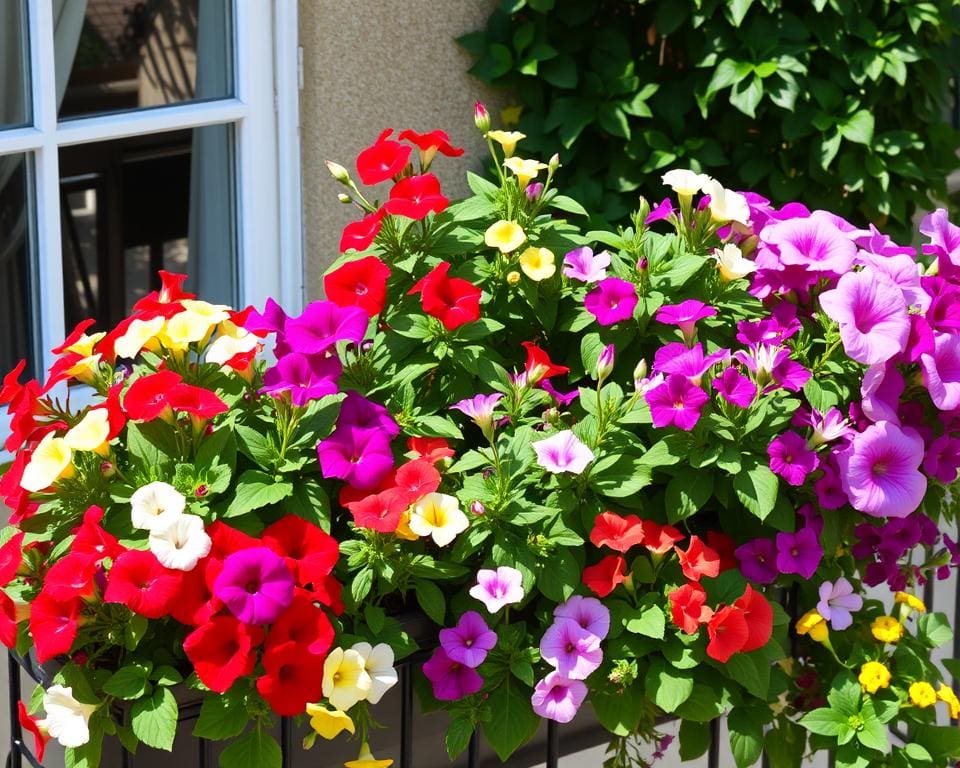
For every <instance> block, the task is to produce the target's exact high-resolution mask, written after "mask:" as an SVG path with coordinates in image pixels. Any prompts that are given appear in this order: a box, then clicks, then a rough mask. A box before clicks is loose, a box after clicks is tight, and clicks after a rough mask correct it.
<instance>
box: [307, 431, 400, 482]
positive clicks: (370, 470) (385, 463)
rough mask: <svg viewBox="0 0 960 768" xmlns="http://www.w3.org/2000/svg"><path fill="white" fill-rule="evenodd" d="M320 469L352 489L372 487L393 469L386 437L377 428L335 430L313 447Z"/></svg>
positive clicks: (385, 434)
mask: <svg viewBox="0 0 960 768" xmlns="http://www.w3.org/2000/svg"><path fill="white" fill-rule="evenodd" d="M317 456H318V457H319V459H320V469H321V471H322V473H323V476H324V477H326V478H334V477H335V478H338V479H340V480H343V481H344V482H346V483H348V484H349V485H352V486H353V487H354V488H359V489H361V490H367V489H370V488H376V487H377V485H379V484H380V481H381V480H382V479H383V478H384V477H385V476H386V475H387V473H388V472H389V471H390V470H391V469H393V452H392V451H391V450H390V435H389V434H388V433H386V432H384V431H383V430H381V429H376V428H367V429H362V428H357V427H343V428H341V427H338V428H337V430H336V431H335V432H334V433H333V434H332V435H330V437H328V438H325V439H324V440H321V441H320V444H319V445H318V446H317Z"/></svg>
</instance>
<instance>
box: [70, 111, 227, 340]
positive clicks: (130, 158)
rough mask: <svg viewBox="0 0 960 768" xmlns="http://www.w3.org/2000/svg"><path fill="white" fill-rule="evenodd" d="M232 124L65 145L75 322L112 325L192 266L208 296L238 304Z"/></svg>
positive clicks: (193, 278) (196, 286) (195, 283)
mask: <svg viewBox="0 0 960 768" xmlns="http://www.w3.org/2000/svg"><path fill="white" fill-rule="evenodd" d="M232 139H233V130H232V127H231V126H229V125H214V126H208V127H205V128H197V129H194V130H189V131H176V132H171V133H163V134H155V135H151V136H140V137H137V138H134V139H124V140H119V141H105V142H100V143H97V144H86V145H82V146H76V147H64V148H62V149H61V150H60V172H61V179H60V187H61V210H62V217H61V219H62V221H63V232H62V236H63V274H64V302H65V313H66V321H67V326H68V327H72V326H73V324H75V323H77V322H79V321H80V320H83V319H85V318H88V317H93V318H96V319H97V321H98V323H97V327H98V328H99V329H100V330H105V329H107V328H109V327H110V326H112V325H115V324H116V323H117V322H118V321H119V320H121V319H122V318H123V317H125V316H126V315H127V314H128V313H129V312H130V310H131V308H132V307H133V304H134V303H135V302H136V301H137V299H139V298H141V297H142V296H144V295H145V294H146V293H148V292H149V291H151V290H154V289H156V288H157V287H159V280H158V277H157V272H158V271H159V270H161V269H166V270H168V271H171V272H185V273H187V274H188V275H189V276H190V281H189V282H188V283H187V286H188V288H189V289H190V290H192V291H194V292H196V293H198V294H200V295H201V296H202V297H203V298H204V299H206V300H208V301H213V302H218V303H224V304H236V302H237V300H238V295H239V291H238V268H237V256H236V253H237V249H236V245H235V243H236V237H235V221H236V217H235V213H234V211H235V205H234V194H233V189H234V172H233V168H234V163H233V140H232Z"/></svg>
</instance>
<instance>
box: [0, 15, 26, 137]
mask: <svg viewBox="0 0 960 768" xmlns="http://www.w3.org/2000/svg"><path fill="white" fill-rule="evenodd" d="M26 25H27V9H26V0H3V2H0V126H3V127H9V126H15V125H24V124H26V123H28V122H30V96H29V94H30V79H29V78H30V75H29V72H28V68H27V64H26V62H27V58H28V57H27V43H26V39H27V36H26Z"/></svg>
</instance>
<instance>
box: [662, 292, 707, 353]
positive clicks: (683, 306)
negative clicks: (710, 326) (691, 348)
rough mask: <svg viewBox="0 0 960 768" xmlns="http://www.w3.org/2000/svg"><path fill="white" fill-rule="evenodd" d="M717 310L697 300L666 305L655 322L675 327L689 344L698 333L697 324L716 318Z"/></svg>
mask: <svg viewBox="0 0 960 768" xmlns="http://www.w3.org/2000/svg"><path fill="white" fill-rule="evenodd" d="M716 314H717V310H716V308H714V307H711V306H710V305H708V304H704V303H703V302H702V301H697V300H696V299H687V300H686V301H682V302H680V303H679V304H664V305H663V306H662V307H660V309H658V310H657V314H656V315H655V316H654V320H656V321H657V322H659V323H663V324H665V325H675V326H677V327H678V328H679V329H680V333H682V334H683V339H684V341H685V342H686V343H687V344H689V343H690V342H691V341H692V340H693V337H694V335H695V334H696V332H697V323H698V322H699V321H700V320H703V319H705V318H707V317H714V316H715V315H716Z"/></svg>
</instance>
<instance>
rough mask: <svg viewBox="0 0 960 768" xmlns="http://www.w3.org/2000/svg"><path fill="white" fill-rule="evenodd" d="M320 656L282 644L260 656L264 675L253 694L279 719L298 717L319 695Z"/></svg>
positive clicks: (295, 646) (321, 662)
mask: <svg viewBox="0 0 960 768" xmlns="http://www.w3.org/2000/svg"><path fill="white" fill-rule="evenodd" d="M324 658H325V657H324V656H322V655H319V656H318V655H315V654H312V653H307V652H305V649H304V647H303V646H302V645H299V644H297V643H284V644H283V645H279V646H276V647H274V648H271V649H269V650H267V651H266V652H265V653H264V654H263V669H264V672H265V674H264V675H262V676H261V677H259V678H257V692H258V693H259V694H260V695H261V696H263V698H264V700H265V701H266V702H267V704H269V705H270V708H271V709H272V710H273V711H274V712H276V713H277V714H278V715H280V716H281V717H293V716H294V715H299V714H301V713H302V712H303V711H304V710H305V709H306V708H307V704H309V703H310V702H313V701H318V700H319V699H320V698H321V696H323V661H324Z"/></svg>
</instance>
